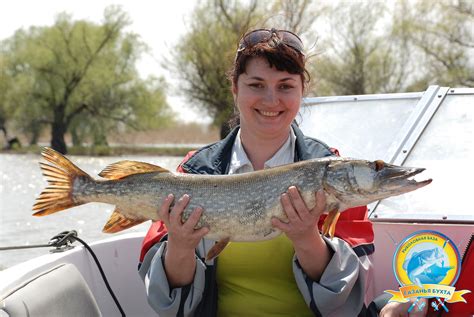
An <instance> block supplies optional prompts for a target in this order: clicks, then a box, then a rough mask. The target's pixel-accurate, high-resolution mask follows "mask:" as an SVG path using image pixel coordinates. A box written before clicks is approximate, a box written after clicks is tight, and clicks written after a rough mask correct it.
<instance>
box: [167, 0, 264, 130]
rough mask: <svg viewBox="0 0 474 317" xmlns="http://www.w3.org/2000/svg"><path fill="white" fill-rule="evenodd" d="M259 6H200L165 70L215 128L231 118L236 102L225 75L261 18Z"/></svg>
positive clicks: (211, 2)
mask: <svg viewBox="0 0 474 317" xmlns="http://www.w3.org/2000/svg"><path fill="white" fill-rule="evenodd" d="M259 16H260V15H259V13H258V7H257V2H256V1H254V0H252V1H251V2H250V3H248V4H245V5H244V4H242V3H241V2H240V1H238V0H236V1H223V0H207V1H205V2H203V3H202V4H201V5H200V6H197V7H196V8H195V10H194V11H193V13H192V16H191V18H190V21H191V23H190V25H189V27H188V30H189V31H188V32H187V33H186V34H185V35H184V36H183V37H182V38H181V39H180V41H179V42H178V44H177V45H176V47H175V48H174V49H173V52H174V53H173V54H172V56H171V60H170V61H167V63H166V65H165V67H167V69H168V70H170V71H171V72H172V73H173V74H175V75H176V76H177V79H178V80H179V87H178V88H179V91H180V93H181V94H182V95H184V96H185V97H186V99H187V100H188V101H189V102H190V104H191V105H193V106H195V107H197V109H200V110H202V111H204V112H205V113H207V114H208V115H210V116H211V117H212V118H213V123H214V125H216V126H221V127H223V124H224V123H225V122H226V121H227V119H228V118H229V117H230V115H231V114H232V109H233V108H232V105H233V99H232V95H231V92H230V83H229V81H228V80H227V76H226V73H227V72H228V71H229V69H230V67H231V66H232V61H233V58H234V54H235V50H236V45H237V42H238V40H239V38H240V37H241V36H242V34H243V33H245V31H247V29H249V28H250V27H251V26H253V25H254V24H255V23H256V21H257V19H258V18H257V17H259Z"/></svg>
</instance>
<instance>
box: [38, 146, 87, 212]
mask: <svg viewBox="0 0 474 317" xmlns="http://www.w3.org/2000/svg"><path fill="white" fill-rule="evenodd" d="M41 155H42V156H43V157H44V158H45V159H46V160H47V161H48V162H50V163H52V165H51V164H45V163H40V166H41V169H42V171H43V175H44V176H45V177H46V180H47V181H48V186H47V187H46V188H45V189H44V190H43V192H41V194H40V195H39V197H38V198H37V199H36V202H35V204H34V205H33V211H35V213H34V214H33V216H46V215H50V214H52V213H55V212H58V211H61V210H64V209H68V208H71V207H74V206H78V205H81V204H83V203H82V202H81V203H76V202H74V199H73V184H74V180H75V179H77V178H79V177H81V178H85V179H88V180H92V178H91V177H90V176H89V175H88V174H87V173H85V172H84V171H82V170H81V169H80V168H78V167H77V166H76V165H74V164H73V163H72V162H71V161H69V160H68V159H67V158H66V157H64V156H63V155H62V154H60V153H58V152H56V151H55V150H53V149H51V148H48V147H45V148H44V149H43V151H42V152H41Z"/></svg>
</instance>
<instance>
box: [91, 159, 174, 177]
mask: <svg viewBox="0 0 474 317" xmlns="http://www.w3.org/2000/svg"><path fill="white" fill-rule="evenodd" d="M144 173H169V170H167V169H166V168H163V167H160V166H157V165H153V164H149V163H144V162H137V161H120V162H116V163H113V164H110V165H109V166H107V167H106V168H104V169H103V170H102V172H100V173H99V176H101V177H104V178H107V179H121V178H124V177H126V176H130V175H134V174H144Z"/></svg>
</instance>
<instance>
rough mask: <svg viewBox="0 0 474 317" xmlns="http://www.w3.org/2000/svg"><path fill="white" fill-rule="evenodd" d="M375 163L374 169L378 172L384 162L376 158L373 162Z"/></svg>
mask: <svg viewBox="0 0 474 317" xmlns="http://www.w3.org/2000/svg"><path fill="white" fill-rule="evenodd" d="M374 164H375V171H376V172H378V171H380V170H382V169H383V168H384V167H385V162H384V161H382V160H377V161H375V162H374Z"/></svg>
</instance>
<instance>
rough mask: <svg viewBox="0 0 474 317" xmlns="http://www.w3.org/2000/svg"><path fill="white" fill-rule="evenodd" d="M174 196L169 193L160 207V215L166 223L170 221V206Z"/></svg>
mask: <svg viewBox="0 0 474 317" xmlns="http://www.w3.org/2000/svg"><path fill="white" fill-rule="evenodd" d="M173 200H174V196H173V194H169V195H168V196H166V197H165V199H163V202H162V203H161V206H160V208H159V209H158V217H159V218H160V219H161V220H162V221H163V222H164V223H165V224H167V223H169V218H170V215H169V214H170V207H171V204H172V203H173Z"/></svg>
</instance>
